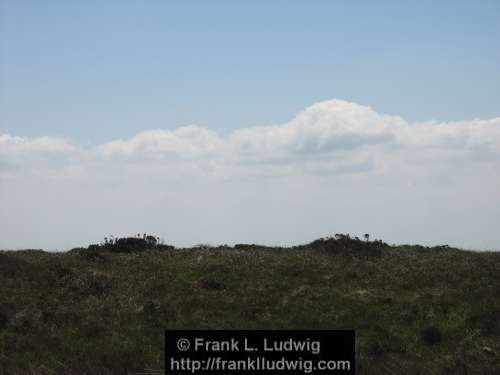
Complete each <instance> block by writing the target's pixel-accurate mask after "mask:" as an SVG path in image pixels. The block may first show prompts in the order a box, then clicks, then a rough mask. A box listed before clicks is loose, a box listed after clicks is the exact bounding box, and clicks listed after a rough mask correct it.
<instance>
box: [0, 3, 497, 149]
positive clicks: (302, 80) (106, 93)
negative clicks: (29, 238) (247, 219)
mask: <svg viewBox="0 0 500 375" xmlns="http://www.w3.org/2000/svg"><path fill="white" fill-rule="evenodd" d="M0 6H1V8H0V9H1V22H0V28H1V29H0V51H1V55H0V74H1V75H0V78H1V81H0V82H1V89H0V110H1V114H2V117H1V125H0V126H1V130H2V131H4V132H8V133H14V134H19V135H24V136H39V135H47V134H49V135H58V136H68V137H72V138H77V139H79V140H80V141H81V142H90V143H94V142H99V141H104V140H109V139H112V138H114V137H116V136H117V135H119V136H132V135H134V134H135V133H137V132H138V131H140V130H143V129H148V128H158V127H162V128H165V127H167V128H174V127H177V126H182V125H186V124H191V123H196V124H199V125H203V126H206V127H209V128H212V129H218V130H220V131H225V130H227V129H234V128H237V127H246V126H253V125H262V124H271V123H277V122H283V121H286V120H287V119H288V118H289V117H290V116H292V115H293V114H296V113H297V112H299V111H300V110H302V109H303V108H304V107H305V106H307V105H310V104H312V103H314V102H317V101H320V100H325V99H332V98H339V99H344V100H349V101H353V102H357V103H361V104H366V105H370V106H372V107H374V108H376V109H377V110H378V111H380V112H382V113H393V114H398V115H401V116H403V117H405V118H407V119H410V120H429V119H436V120H440V121H448V120H459V119H472V118H476V117H480V118H490V117H494V116H497V115H498V112H499V110H498V107H499V106H498V103H500V90H498V87H500V70H499V69H498V66H499V65H500V43H499V42H498V40H500V22H499V16H500V4H499V3H498V2H497V1H439V2H435V1H418V2H401V1H380V2H379V1H377V2H371V1H356V2H352V1H313V2H306V1H294V2H290V1H260V2H259V1H251V2H234V1H210V2H204V1H194V2H193V1H191V2H189V1H176V2H174V1H165V2H161V1H141V2H139V1H84V2H81V1H79V2H77V1H67V2H66V1H46V2H40V1H26V0H24V1H8V0H4V1H2V2H1V4H0Z"/></svg>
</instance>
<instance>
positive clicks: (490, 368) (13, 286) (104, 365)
mask: <svg viewBox="0 0 500 375" xmlns="http://www.w3.org/2000/svg"><path fill="white" fill-rule="evenodd" d="M367 240H368V238H367V239H366V240H359V239H356V238H351V237H348V236H343V235H340V236H337V237H335V238H327V239H320V240H317V241H314V242H312V243H310V244H308V245H302V246H297V247H293V248H277V249H274V248H269V247H261V246H257V245H242V244H240V245H238V246H235V247H228V246H223V247H217V248H213V247H209V246H199V247H197V248H192V249H174V248H172V247H169V246H166V245H163V244H160V243H159V241H158V240H157V239H155V241H153V239H151V238H150V239H149V240H148V239H145V238H143V239H136V240H122V241H120V240H113V241H112V243H109V241H105V243H103V244H100V245H93V246H90V247H89V248H87V249H75V250H73V251H70V252H68V253H46V252H41V251H17V252H0V373H3V374H82V373H87V374H125V373H127V372H130V373H133V372H138V373H139V372H140V373H160V372H161V369H162V367H163V330H164V329H167V328H248V329H260V328H262V329H264V328H266V329H285V328H290V329H293V328H297V329H299V328H304V329H305V328H309V329H342V328H354V329H355V330H356V334H357V356H358V369H359V371H358V373H359V374H384V375H385V374H467V375H471V374H500V253H478V252H468V251H461V250H457V249H452V248H448V247H437V248H425V247H421V246H399V247H391V246H389V245H387V244H385V243H383V242H381V241H367ZM148 241H149V242H148ZM148 371H149V372H148Z"/></svg>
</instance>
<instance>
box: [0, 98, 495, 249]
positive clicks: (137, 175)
mask: <svg viewBox="0 0 500 375" xmlns="http://www.w3.org/2000/svg"><path fill="white" fill-rule="evenodd" d="M499 170H500V118H494V119H489V120H479V119H474V120H470V121H459V122H447V123H437V122H423V123H411V122H408V121H406V120H404V119H403V118H401V117H398V116H392V115H385V114H379V113H377V112H376V111H375V110H373V109H372V108H370V107H366V106H362V105H358V104H355V103H349V102H346V101H341V100H331V101H324V102H320V103H316V104H314V105H312V106H310V107H308V108H306V109H305V110H304V111H302V112H300V113H298V114H297V115H296V116H295V117H293V118H292V119H291V120H290V121H289V122H286V123H283V124H275V125H268V126H256V127H251V128H246V129H239V130H235V131H233V132H232V133H230V134H228V135H227V136H221V135H218V134H217V133H216V132H215V131H213V130H209V129H205V128H203V127H200V126H196V125H190V126H185V127H181V128H178V129H175V130H165V129H157V130H147V131H143V132H141V133H139V134H137V135H135V136H134V137H131V138H129V139H116V140H112V141H110V142H107V143H104V144H100V145H95V146H94V147H90V148H84V147H82V146H78V145H75V144H73V143H72V142H70V141H68V140H65V139H61V138H55V137H40V138H25V137H17V136H11V135H7V134H4V135H0V206H1V207H2V210H1V213H0V225H3V227H4V228H5V231H6V232H5V233H12V234H11V235H10V237H9V235H8V236H7V237H5V238H7V239H5V238H4V240H3V241H4V243H0V247H5V246H8V244H9V243H14V242H15V240H16V233H17V235H22V236H25V234H26V236H28V235H29V236H30V238H31V239H32V240H33V241H35V240H36V239H38V242H33V243H32V244H31V243H30V244H31V245H30V244H28V245H30V246H42V245H43V244H44V243H53V237H54V236H55V237H57V236H58V233H59V230H60V227H64V228H66V230H67V231H69V232H71V231H73V232H72V233H74V234H73V236H75V238H80V242H81V241H85V240H86V239H90V238H91V239H94V240H95V237H96V236H97V237H99V236H100V235H101V234H104V235H106V234H109V232H110V231H111V232H114V233H115V234H119V233H120V232H123V231H125V232H126V231H128V230H129V229H130V230H131V231H155V230H156V231H157V232H158V234H165V235H166V236H169V237H170V238H174V239H177V241H178V243H179V242H180V243H182V242H183V241H184V243H185V242H188V243H192V242H203V241H205V240H206V241H209V240H213V241H220V242H226V241H227V242H231V240H232V239H234V240H235V241H244V240H248V241H253V242H268V243H269V242H273V241H274V242H276V241H278V242H279V241H285V242H286V241H291V242H297V241H300V240H307V239H312V238H314V237H316V236H318V235H327V234H331V233H332V232H333V231H335V232H340V231H353V232H354V231H356V230H358V229H359V230H360V231H363V232H364V231H370V230H371V231H372V232H374V234H376V231H378V233H379V235H380V236H381V237H383V238H385V239H387V240H394V241H400V242H407V241H408V242H412V241H413V242H425V241H426V240H427V242H430V243H435V242H450V243H453V241H454V240H456V241H457V242H456V243H457V244H458V245H463V246H478V247H480V246H494V245H495V244H497V245H499V247H500V244H499V243H498V239H497V238H496V236H494V235H493V234H488V233H489V232H491V231H492V229H491V227H492V224H491V223H492V222H498V221H500V193H499V192H500V176H499V174H498V171H499ZM12 212H15V214H12ZM35 212H36V214H35ZM44 213H45V214H44ZM55 217H58V218H61V220H60V221H57V220H56V219H55ZM402 218H404V221H402ZM54 221H57V227H58V228H53V227H52V226H51V225H54V223H53V222H54ZM71 223H76V224H71ZM84 223H85V224H84ZM265 223H267V224H265ZM280 223H281V224H280ZM405 225H406V226H405ZM39 226H40V227H39ZM82 226H85V228H86V229H85V230H88V231H90V232H86V233H88V235H87V236H86V235H85V234H81V233H80V232H81V230H82ZM417 226H420V227H419V229H418V230H417V229H415V228H416V227H417ZM155 228H156V229H155ZM42 229H43V233H42V232H39V231H42ZM163 230H165V231H166V233H164V232H163ZM9 231H10V232H9ZM102 231H104V233H103V232H102ZM415 233H420V235H421V236H423V235H424V234H425V233H427V234H428V237H427V238H422V237H419V236H418V235H416V234H415ZM44 236H46V237H44ZM78 236H80V237H78ZM232 236H233V237H232ZM245 236H248V237H245ZM478 236H479V237H484V241H483V240H477V238H478ZM471 239H472V240H471ZM469 240H470V241H469ZM9 241H11V242H9ZM44 241H46V242H44ZM51 241H52V242H51ZM68 241H69V240H68ZM467 241H469V242H467ZM471 241H472V242H471ZM474 241H476V242H474ZM78 242H79V241H75V242H74V243H71V245H77V244H79V243H78ZM174 242H175V241H174ZM66 243H70V242H65V244H66ZM475 244H478V245H475ZM64 246H67V245H64Z"/></svg>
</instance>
